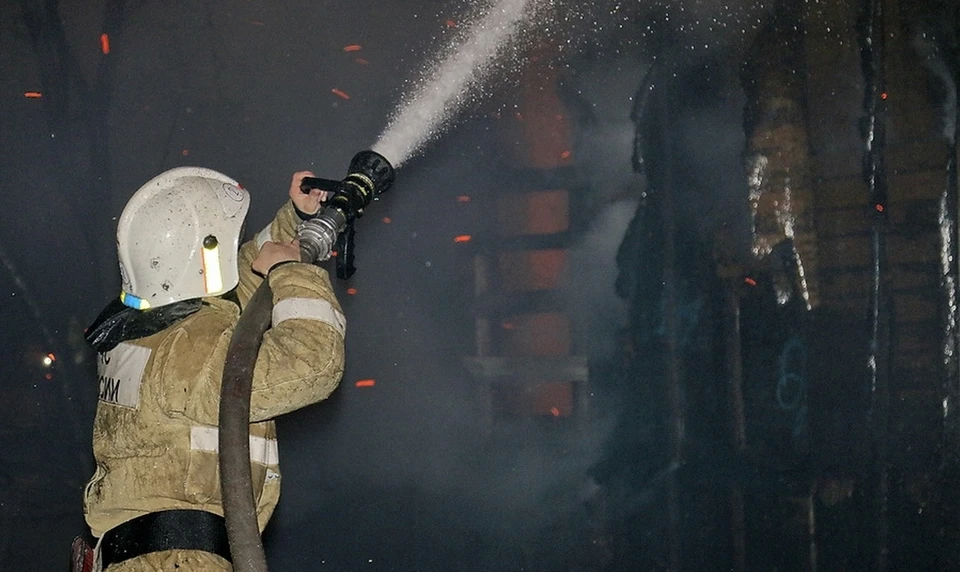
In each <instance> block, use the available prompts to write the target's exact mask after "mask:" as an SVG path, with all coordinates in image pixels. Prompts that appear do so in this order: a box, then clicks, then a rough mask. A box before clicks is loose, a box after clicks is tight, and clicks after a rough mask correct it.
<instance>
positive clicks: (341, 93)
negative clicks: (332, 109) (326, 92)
mask: <svg viewBox="0 0 960 572" xmlns="http://www.w3.org/2000/svg"><path fill="white" fill-rule="evenodd" d="M330 93H332V94H333V95H336V96H337V97H339V98H341V99H350V95H348V94H347V92H345V91H342V90H339V89H337V88H333V89H331V90H330Z"/></svg>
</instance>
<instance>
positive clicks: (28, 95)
mask: <svg viewBox="0 0 960 572" xmlns="http://www.w3.org/2000/svg"><path fill="white" fill-rule="evenodd" d="M23 97H26V98H27V99H40V98H41V97H43V94H42V93H40V92H39V91H28V92H26V93H24V94H23Z"/></svg>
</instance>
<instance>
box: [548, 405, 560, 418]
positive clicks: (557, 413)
mask: <svg viewBox="0 0 960 572" xmlns="http://www.w3.org/2000/svg"><path fill="white" fill-rule="evenodd" d="M550 413H552V414H553V416H554V417H560V410H559V409H557V408H556V407H551V408H550Z"/></svg>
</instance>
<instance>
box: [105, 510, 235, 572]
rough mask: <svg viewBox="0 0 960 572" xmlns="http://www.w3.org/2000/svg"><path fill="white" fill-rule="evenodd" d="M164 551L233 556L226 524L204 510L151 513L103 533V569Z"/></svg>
mask: <svg viewBox="0 0 960 572" xmlns="http://www.w3.org/2000/svg"><path fill="white" fill-rule="evenodd" d="M162 550H202V551H204V552H211V553H213V554H216V555H217V556H220V557H221V558H223V559H224V560H226V561H227V562H232V561H231V559H230V544H229V542H228V541H227V524H226V521H224V520H223V517H222V516H217V515H215V514H213V513H212V512H206V511H203V510H165V511H161V512H151V513H148V514H145V515H143V516H139V517H137V518H135V519H133V520H130V521H127V522H125V523H123V524H121V525H119V526H117V527H115V528H111V529H110V530H108V531H107V532H106V533H105V534H104V535H103V540H102V541H101V543H100V554H101V558H102V560H103V568H104V569H106V567H107V566H109V565H111V564H116V563H118V562H123V561H124V560H128V559H130V558H135V557H137V556H142V555H144V554H149V553H151V552H160V551H162Z"/></svg>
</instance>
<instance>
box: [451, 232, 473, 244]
mask: <svg viewBox="0 0 960 572" xmlns="http://www.w3.org/2000/svg"><path fill="white" fill-rule="evenodd" d="M471 240H473V237H472V236H470V235H469V234H461V235H460V236H457V237H454V239H453V241H454V242H456V243H462V242H470V241H471Z"/></svg>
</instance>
